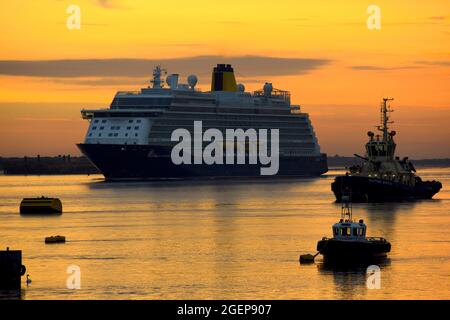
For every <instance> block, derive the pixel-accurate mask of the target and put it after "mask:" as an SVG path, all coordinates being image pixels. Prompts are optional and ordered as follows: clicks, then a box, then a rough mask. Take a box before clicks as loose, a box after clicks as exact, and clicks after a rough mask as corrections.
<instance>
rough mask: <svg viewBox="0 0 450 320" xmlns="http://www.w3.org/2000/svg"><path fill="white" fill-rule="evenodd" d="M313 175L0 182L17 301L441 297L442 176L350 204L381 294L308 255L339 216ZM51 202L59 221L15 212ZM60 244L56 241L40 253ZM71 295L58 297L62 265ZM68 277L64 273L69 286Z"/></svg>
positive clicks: (429, 173)
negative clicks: (384, 250) (409, 195)
mask: <svg viewBox="0 0 450 320" xmlns="http://www.w3.org/2000/svg"><path fill="white" fill-rule="evenodd" d="M342 173H343V172H342V171H338V170H335V171H330V172H329V173H327V174H326V175H324V176H322V177H320V178H311V179H280V180H242V181H237V182H236V181H234V182H231V181H223V180H221V181H165V182H162V181H158V182H133V183H130V182H126V183H106V182H104V181H103V179H102V176H83V175H74V176H0V248H2V249H4V248H6V247H10V248H11V249H20V250H22V254H23V263H24V264H25V265H26V267H27V273H29V274H30V277H31V279H32V283H31V284H30V285H29V286H27V285H26V284H25V279H23V281H24V282H23V285H22V295H21V297H22V298H23V299H448V298H450V168H422V169H420V170H419V174H420V175H421V176H422V178H423V179H424V180H427V179H438V180H440V181H441V182H442V183H443V189H442V190H441V192H440V193H439V194H437V195H436V196H435V198H434V199H433V200H426V201H418V202H413V203H390V204H354V210H353V216H354V218H357V219H359V218H362V219H364V220H365V222H366V223H367V225H368V235H370V236H381V237H384V238H386V239H388V240H389V241H390V242H391V244H392V251H391V253H390V256H389V257H390V258H389V259H388V260H387V261H386V262H384V263H383V264H381V265H380V270H381V273H380V276H381V288H380V289H369V288H368V287H367V286H366V270H365V268H360V269H358V268H356V269H345V270H341V269H339V270H332V269H329V268H325V267H324V266H323V264H322V263H321V261H320V259H319V260H318V261H317V262H316V263H315V264H312V265H300V264H299V262H298V258H299V255H300V254H303V253H315V247H316V243H317V241H318V240H320V239H321V238H322V237H323V236H331V225H332V224H333V223H335V222H336V221H337V220H338V219H339V214H340V205H339V204H336V203H334V196H333V194H332V192H331V190H330V183H331V182H332V180H333V179H334V176H335V175H336V174H342ZM41 195H45V196H52V197H59V198H60V199H61V200H62V202H63V206H64V213H63V214H62V215H61V216H39V217H27V216H21V215H20V214H19V203H20V201H21V199H22V198H23V197H34V196H41ZM51 235H64V236H66V238H67V242H66V243H65V244H53V245H46V244H44V238H45V237H47V236H51ZM71 265H75V266H78V267H79V270H80V273H79V278H77V279H79V280H80V286H81V288H80V289H68V288H67V279H68V277H69V276H70V274H68V273H67V269H68V267H69V266H71ZM71 279H73V275H72V278H71Z"/></svg>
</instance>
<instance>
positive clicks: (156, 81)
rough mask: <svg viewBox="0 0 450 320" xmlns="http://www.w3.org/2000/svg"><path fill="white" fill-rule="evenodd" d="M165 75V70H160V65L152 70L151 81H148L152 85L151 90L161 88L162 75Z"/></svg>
mask: <svg viewBox="0 0 450 320" xmlns="http://www.w3.org/2000/svg"><path fill="white" fill-rule="evenodd" d="M163 72H164V74H166V73H167V71H166V69H162V68H161V66H160V65H158V66H156V67H155V69H153V79H152V80H150V82H151V83H152V88H153V89H160V88H162V84H163V83H164V81H163V80H162V79H161V76H162V73H163Z"/></svg>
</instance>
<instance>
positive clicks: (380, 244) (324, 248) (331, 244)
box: [317, 238, 391, 264]
mask: <svg viewBox="0 0 450 320" xmlns="http://www.w3.org/2000/svg"><path fill="white" fill-rule="evenodd" d="M317 251H319V252H320V253H321V254H322V255H323V257H324V262H325V263H335V264H350V263H358V262H369V263H370V262H376V261H379V260H382V259H384V258H386V257H387V254H388V252H390V251H391V244H390V243H389V242H388V241H386V240H385V239H383V238H368V239H367V240H366V241H349V240H337V239H323V240H320V241H319V242H318V243H317Z"/></svg>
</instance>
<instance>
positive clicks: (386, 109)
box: [377, 98, 394, 141]
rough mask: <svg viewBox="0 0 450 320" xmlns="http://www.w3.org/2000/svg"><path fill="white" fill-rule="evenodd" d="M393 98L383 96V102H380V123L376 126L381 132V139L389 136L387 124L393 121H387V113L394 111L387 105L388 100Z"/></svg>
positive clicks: (386, 138) (384, 139) (385, 139)
mask: <svg viewBox="0 0 450 320" xmlns="http://www.w3.org/2000/svg"><path fill="white" fill-rule="evenodd" d="M392 100H394V99H393V98H383V103H382V104H381V125H380V126H378V127H377V128H378V130H379V131H381V132H383V141H387V140H388V136H389V127H388V124H390V123H394V122H393V121H389V113H391V112H394V110H392V109H391V106H390V105H388V101H392Z"/></svg>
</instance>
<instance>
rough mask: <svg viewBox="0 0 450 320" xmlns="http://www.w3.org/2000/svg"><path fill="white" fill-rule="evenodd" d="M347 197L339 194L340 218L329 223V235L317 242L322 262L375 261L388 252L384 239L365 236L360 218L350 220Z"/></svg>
mask: <svg viewBox="0 0 450 320" xmlns="http://www.w3.org/2000/svg"><path fill="white" fill-rule="evenodd" d="M349 202H350V197H349V196H346V195H344V196H342V209H341V219H340V220H339V222H338V223H335V224H334V225H333V238H331V239H328V238H326V237H324V238H322V240H320V241H319V242H318V243H317V251H318V253H320V254H322V255H323V259H324V263H326V264H339V265H348V264H353V263H373V262H379V261H381V260H383V259H384V258H386V257H387V254H388V252H390V251H391V244H390V243H389V242H388V241H387V240H386V239H384V238H375V237H366V230H367V226H366V224H365V223H364V221H363V220H362V219H361V220H359V221H358V222H356V221H353V218H352V207H351V204H350V203H349Z"/></svg>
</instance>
